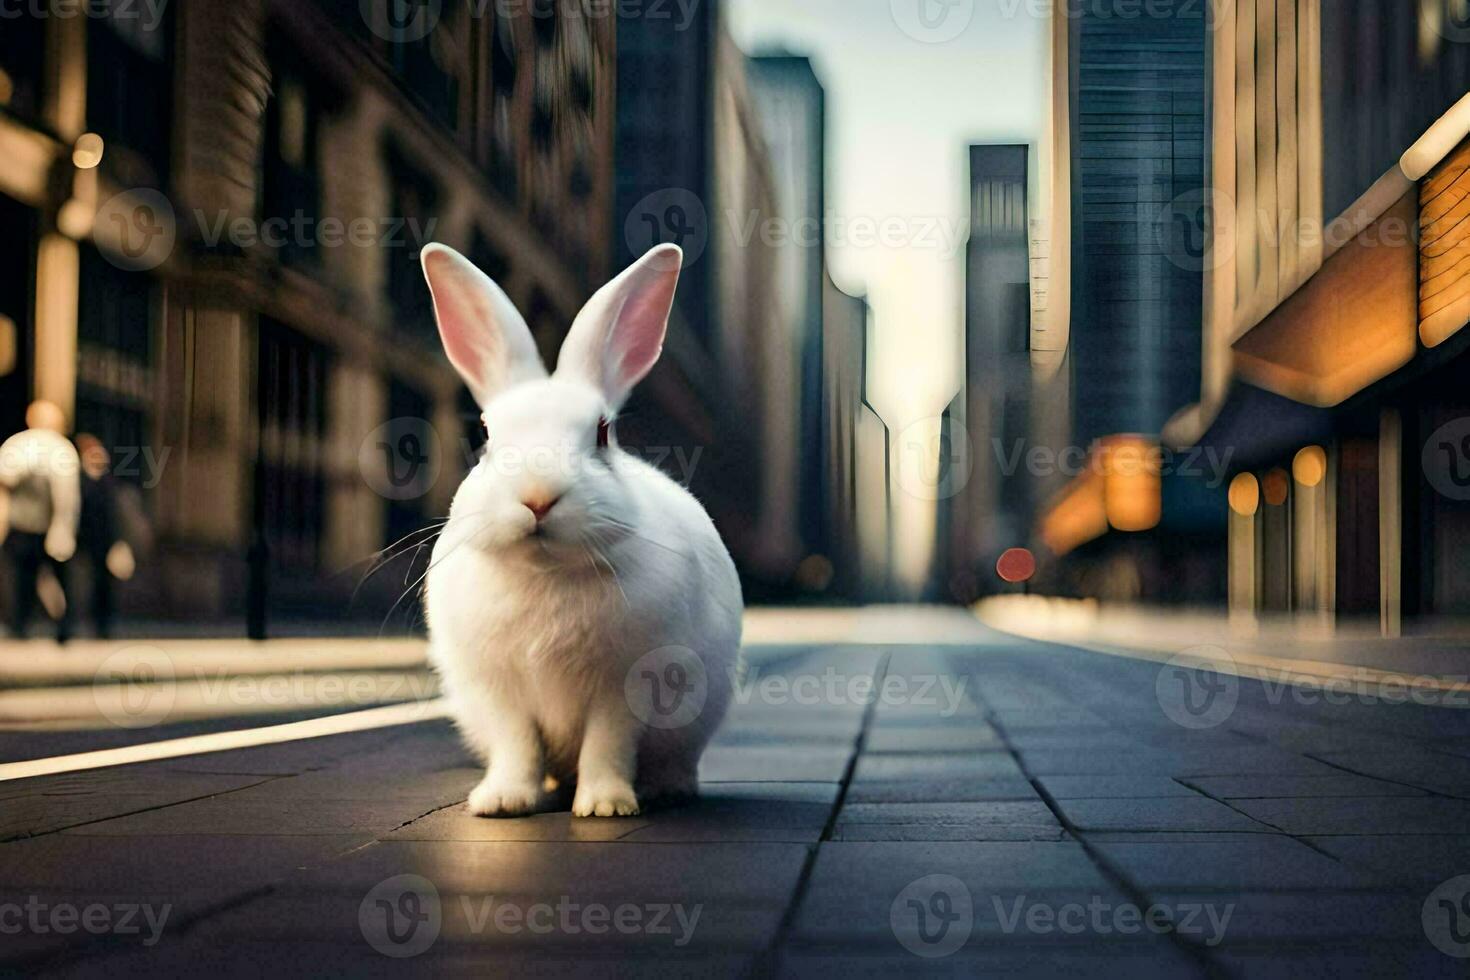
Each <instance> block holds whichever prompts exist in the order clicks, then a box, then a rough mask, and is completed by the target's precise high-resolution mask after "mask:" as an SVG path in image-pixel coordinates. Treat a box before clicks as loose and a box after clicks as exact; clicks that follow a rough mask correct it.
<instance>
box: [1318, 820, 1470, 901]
mask: <svg viewBox="0 0 1470 980" xmlns="http://www.w3.org/2000/svg"><path fill="white" fill-rule="evenodd" d="M1462 829H1464V828H1462ZM1306 840H1308V841H1310V842H1311V844H1312V845H1313V846H1314V847H1318V848H1320V849H1322V850H1324V851H1326V852H1327V853H1328V854H1331V855H1332V856H1333V857H1335V858H1337V859H1339V860H1340V861H1342V862H1343V863H1344V864H1347V865H1349V866H1351V867H1354V868H1358V869H1362V870H1363V871H1366V872H1368V873H1370V874H1371V875H1372V876H1373V878H1374V879H1376V880H1378V881H1380V882H1382V883H1386V884H1394V885H1403V886H1407V887H1426V886H1427V887H1428V888H1433V887H1435V886H1436V885H1438V884H1439V883H1440V882H1442V881H1445V880H1447V879H1449V878H1453V877H1455V876H1456V875H1460V874H1470V834H1446V835H1439V836H1434V835H1426V836H1399V835H1378V836H1343V837H1308V838H1306Z"/></svg>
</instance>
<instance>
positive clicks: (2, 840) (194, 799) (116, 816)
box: [0, 776, 292, 844]
mask: <svg viewBox="0 0 1470 980" xmlns="http://www.w3.org/2000/svg"><path fill="white" fill-rule="evenodd" d="M290 778H292V777H290V776H272V777H271V778H269V779H262V780H260V781H259V782H255V783H249V784H247V785H245V786H236V787H234V788H232V789H226V790H219V791H217V792H213V793H205V794H203V795H202V796H191V797H189V798H188V799H183V800H169V801H168V802H167V803H159V804H156V805H154V806H145V807H143V808H141V809H138V810H128V811H126V812H123V813H111V814H108V815H107V816H105V817H97V818H96V819H95V820H82V821H79V822H77V823H71V824H67V825H66V826H64V827H52V828H50V829H48V830H43V831H41V832H39V833H34V834H30V833H27V834H19V835H17V836H12V837H0V844H11V843H14V842H16V841H24V840H38V839H40V838H42V837H49V836H51V835H52V834H59V833H61V832H62V831H65V830H75V829H76V828H78V827H90V826H92V825H93V824H99V823H106V822H107V821H109V820H121V819H122V818H123V817H136V816H138V815H139V814H140V813H153V812H154V811H155V810H167V809H168V808H169V807H171V806H184V805H185V804H188V803H198V802H200V801H201V800H212V799H215V798H216V797H220V796H229V795H230V794H232V793H240V792H244V791H245V790H247V789H254V788H255V787H257V786H264V785H265V784H266V783H273V782H275V781H276V780H278V779H290Z"/></svg>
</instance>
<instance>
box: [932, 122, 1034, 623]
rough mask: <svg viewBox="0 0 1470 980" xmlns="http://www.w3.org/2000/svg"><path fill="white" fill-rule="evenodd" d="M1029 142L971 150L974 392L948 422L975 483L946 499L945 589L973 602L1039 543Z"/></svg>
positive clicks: (968, 347) (969, 274) (968, 257)
mask: <svg viewBox="0 0 1470 980" xmlns="http://www.w3.org/2000/svg"><path fill="white" fill-rule="evenodd" d="M1028 156H1029V148H1028V147H1027V146H1025V145H1024V144H1012V145H990V144H975V145H972V146H971V147H970V152H969V165H970V173H969V177H970V188H969V189H970V238H969V241H968V242H967V244H966V246H965V391H964V395H963V398H962V401H961V402H960V404H958V405H956V406H954V409H953V411H952V413H950V414H952V416H953V417H952V418H949V417H947V419H946V421H947V423H949V427H950V428H951V429H952V431H953V432H954V436H953V437H952V441H953V442H954V444H955V446H956V447H957V448H956V451H963V452H966V453H967V454H968V459H966V460H963V461H959V462H957V464H956V465H961V466H965V467H967V468H968V479H967V480H965V481H964V483H963V485H962V486H961V487H960V489H959V490H958V492H957V493H956V495H955V496H954V497H952V498H949V499H947V500H941V501H940V509H941V513H942V514H944V515H945V520H946V527H945V529H944V530H945V533H944V534H943V535H942V536H941V538H940V554H941V555H944V554H945V553H948V554H949V556H950V557H949V560H948V561H941V564H942V565H943V566H945V567H946V569H947V573H948V580H947V581H946V582H944V583H941V585H940V588H939V589H938V591H939V594H940V595H941V596H942V597H943V598H946V599H958V600H960V601H969V600H972V599H974V598H976V597H977V596H978V595H980V594H983V593H985V592H988V591H990V589H991V588H992V587H993V585H994V584H995V578H994V574H993V571H992V570H993V568H994V566H995V561H996V559H997V558H998V557H999V556H1000V554H1001V552H1003V551H1005V550H1006V549H1008V548H1016V547H1023V546H1025V545H1027V544H1029V543H1030V533H1031V502H1030V496H1031V493H1032V489H1033V487H1032V480H1031V479H1030V478H1029V476H1028V474H1027V472H1026V470H1025V461H1026V458H1027V451H1028V450H1029V449H1030V445H1029V444H1030V440H1031V426H1030V393H1031V363H1030V362H1031V307H1032V291H1031V258H1030V251H1031V249H1030V214H1031V211H1030V203H1029V195H1028V193H1027V189H1028V183H1029V176H1028V174H1029V160H1028Z"/></svg>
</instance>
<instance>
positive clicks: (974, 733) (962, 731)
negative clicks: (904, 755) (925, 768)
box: [863, 724, 1005, 752]
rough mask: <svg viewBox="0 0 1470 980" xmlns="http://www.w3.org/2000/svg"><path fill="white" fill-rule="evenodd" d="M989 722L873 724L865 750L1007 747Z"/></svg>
mask: <svg viewBox="0 0 1470 980" xmlns="http://www.w3.org/2000/svg"><path fill="white" fill-rule="evenodd" d="M1004 749H1005V743H1004V742H1002V741H1001V738H1000V736H999V735H998V734H996V731H995V729H993V728H991V727H990V726H989V725H983V724H982V725H923V726H911V725H889V726H884V725H874V726H873V727H872V728H871V729H870V730H869V731H868V734H867V738H865V739H864V741H863V750H864V751H865V752H977V751H991V750H1004Z"/></svg>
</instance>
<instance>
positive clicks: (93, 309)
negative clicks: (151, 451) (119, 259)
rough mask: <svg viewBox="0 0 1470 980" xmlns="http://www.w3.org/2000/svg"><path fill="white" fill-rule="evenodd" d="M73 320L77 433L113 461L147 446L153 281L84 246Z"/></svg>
mask: <svg viewBox="0 0 1470 980" xmlns="http://www.w3.org/2000/svg"><path fill="white" fill-rule="evenodd" d="M81 258H82V264H81V287H80V293H79V300H80V302H79V313H78V318H77V354H78V356H77V426H76V427H77V431H78V432H90V433H92V434H93V435H95V436H97V438H99V439H101V440H102V443H103V445H105V446H106V447H107V448H108V450H110V451H112V452H113V453H114V455H116V453H117V451H118V450H120V449H138V448H141V447H144V446H147V445H149V441H148V412H147V409H148V406H149V405H151V404H152V401H153V399H152V351H153V342H152V334H153V288H154V286H153V280H152V279H151V278H150V277H149V276H147V275H145V274H144V273H141V272H128V271H125V270H123V269H119V268H117V267H116V266H114V265H113V264H112V263H110V262H108V261H107V260H106V259H104V258H103V257H102V254H101V253H100V252H98V251H97V249H95V248H94V247H92V246H91V245H83V246H82V255H81Z"/></svg>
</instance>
